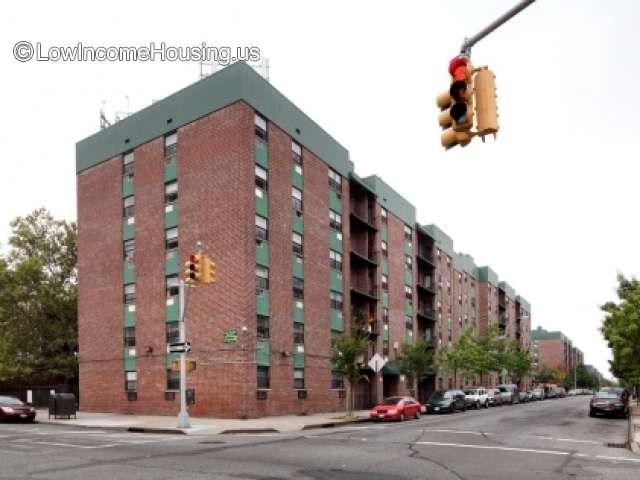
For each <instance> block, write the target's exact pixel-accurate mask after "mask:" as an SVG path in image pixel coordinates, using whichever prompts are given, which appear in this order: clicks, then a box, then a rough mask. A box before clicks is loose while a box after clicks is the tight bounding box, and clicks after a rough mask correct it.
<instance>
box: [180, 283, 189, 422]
mask: <svg viewBox="0 0 640 480" xmlns="http://www.w3.org/2000/svg"><path fill="white" fill-rule="evenodd" d="M186 288H187V287H186V284H185V282H184V280H183V279H180V321H179V325H180V343H183V344H184V343H185V342H186V341H187V331H186V330H187V329H186V325H185V318H184V311H185V298H186V295H185V289H186ZM189 427H191V423H190V421H189V412H188V411H187V352H185V351H183V352H182V353H181V354H180V413H179V414H178V428H189Z"/></svg>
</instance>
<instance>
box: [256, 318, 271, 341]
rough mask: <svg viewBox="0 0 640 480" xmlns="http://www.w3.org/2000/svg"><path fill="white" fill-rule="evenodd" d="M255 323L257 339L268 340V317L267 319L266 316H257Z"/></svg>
mask: <svg viewBox="0 0 640 480" xmlns="http://www.w3.org/2000/svg"><path fill="white" fill-rule="evenodd" d="M256 318H257V322H258V331H257V332H258V333H257V335H258V339H260V340H266V339H268V338H269V317H267V316H266V315H258V316H257V317H256Z"/></svg>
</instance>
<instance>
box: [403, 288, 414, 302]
mask: <svg viewBox="0 0 640 480" xmlns="http://www.w3.org/2000/svg"><path fill="white" fill-rule="evenodd" d="M404 296H405V298H406V299H407V300H409V303H411V302H413V290H411V287H410V286H409V285H405V286H404Z"/></svg>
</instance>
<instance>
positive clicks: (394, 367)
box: [382, 362, 400, 375]
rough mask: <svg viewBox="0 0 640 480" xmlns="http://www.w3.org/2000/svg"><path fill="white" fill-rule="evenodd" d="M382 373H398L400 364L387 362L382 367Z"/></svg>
mask: <svg viewBox="0 0 640 480" xmlns="http://www.w3.org/2000/svg"><path fill="white" fill-rule="evenodd" d="M382 374H383V375H400V365H399V364H398V363H396V362H387V363H385V364H384V367H382Z"/></svg>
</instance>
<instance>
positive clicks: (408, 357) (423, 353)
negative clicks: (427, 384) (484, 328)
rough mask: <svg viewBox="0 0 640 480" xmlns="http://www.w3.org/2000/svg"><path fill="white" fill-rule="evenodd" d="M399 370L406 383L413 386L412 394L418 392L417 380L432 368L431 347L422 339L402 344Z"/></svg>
mask: <svg viewBox="0 0 640 480" xmlns="http://www.w3.org/2000/svg"><path fill="white" fill-rule="evenodd" d="M399 362H400V371H401V372H402V373H403V375H404V376H405V377H406V378H407V383H408V384H409V385H412V386H413V391H414V395H417V392H418V382H419V381H420V379H421V378H423V377H425V376H426V375H427V374H428V373H429V371H430V370H431V369H432V368H433V348H431V344H430V343H427V342H425V341H424V340H423V339H418V340H417V341H416V342H415V343H405V344H404V345H402V352H401V354H400V358H399Z"/></svg>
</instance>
